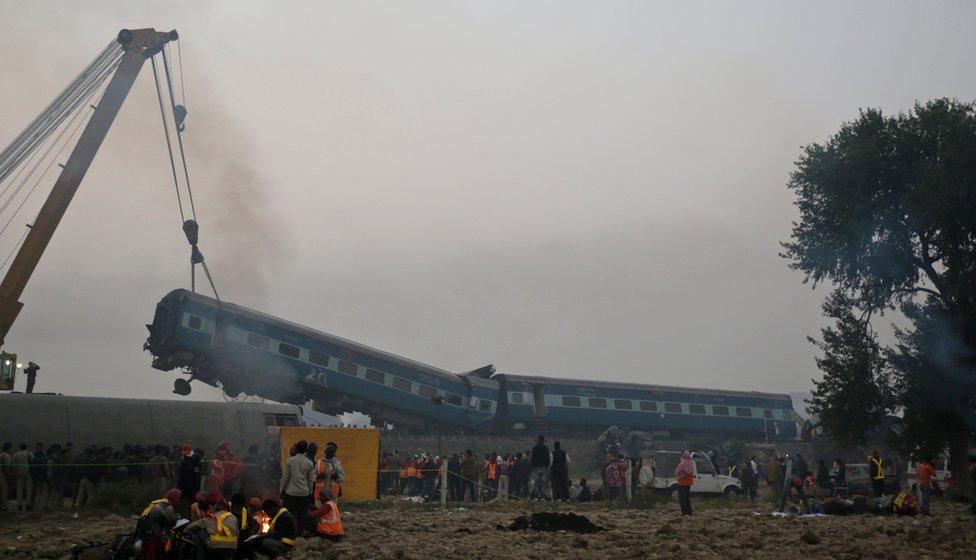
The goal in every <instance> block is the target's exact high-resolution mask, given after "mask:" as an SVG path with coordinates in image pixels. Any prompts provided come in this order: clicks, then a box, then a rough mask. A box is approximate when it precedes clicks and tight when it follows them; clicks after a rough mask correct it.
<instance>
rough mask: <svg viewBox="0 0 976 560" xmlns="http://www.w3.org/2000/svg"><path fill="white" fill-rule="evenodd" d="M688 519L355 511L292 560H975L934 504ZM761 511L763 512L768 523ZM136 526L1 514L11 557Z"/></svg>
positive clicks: (61, 548)
mask: <svg viewBox="0 0 976 560" xmlns="http://www.w3.org/2000/svg"><path fill="white" fill-rule="evenodd" d="M698 505H699V507H698V510H697V511H696V513H695V515H694V517H691V518H685V519H682V518H681V517H680V516H679V514H678V510H677V505H676V504H674V503H666V504H657V505H656V506H654V507H651V508H647V509H626V508H623V507H614V508H611V507H609V506H607V505H606V504H583V505H570V504H560V505H558V506H553V505H551V504H549V505H544V504H526V503H508V504H488V505H479V506H476V507H474V508H472V507H465V508H459V507H457V506H454V507H448V508H446V509H441V508H439V507H435V506H425V505H416V504H373V505H370V506H357V505H352V506H350V507H349V508H347V511H346V512H345V515H344V523H345V526H346V532H347V534H348V539H347V540H346V541H345V542H342V543H339V544H332V543H329V542H327V541H322V540H320V539H314V540H313V541H311V542H306V541H304V540H303V539H300V540H299V542H298V543H297V545H296V550H295V551H293V552H292V553H291V558H292V559H293V560H311V559H314V558H328V559H342V558H349V559H352V558H357V559H367V558H376V559H381V558H399V559H404V558H414V559H430V560H433V559H442V558H462V559H466V560H473V559H475V558H493V559H506V558H512V559H515V558H517V559H520V560H551V559H554V558H614V559H621V558H681V559H696V558H700V559H711V558H715V559H719V558H721V559H736V558H742V559H752V558H775V559H777V560H785V559H791V558H804V559H811V558H836V559H845V558H851V559H853V558H878V559H885V560H888V559H892V560H893V559H902V560H907V559H912V560H917V559H925V558H931V559H935V558H954V559H962V558H974V557H976V516H973V515H972V514H970V513H968V511H967V510H966V506H965V505H964V504H957V503H952V502H949V501H937V502H935V503H934V505H933V506H934V507H933V510H934V513H935V516H934V517H921V516H917V517H895V516H887V517H878V516H872V515H862V516H851V517H795V516H794V517H786V518H777V517H773V516H771V514H770V509H769V507H759V508H750V507H748V506H747V505H745V504H742V503H736V504H733V505H730V504H728V503H725V502H722V501H718V502H716V503H704V504H703V503H699V504H698ZM554 510H559V511H574V512H576V513H580V514H583V515H586V516H587V517H588V518H589V519H590V520H591V521H592V522H594V523H596V524H597V525H601V526H603V527H605V528H606V529H607V531H605V532H602V533H597V534H589V535H577V534H573V533H567V532H554V533H543V532H534V531H531V530H527V531H508V530H499V529H498V528H497V526H499V525H505V526H507V525H509V524H510V523H511V522H512V521H513V520H514V519H515V518H516V517H517V516H519V515H520V514H523V513H531V512H533V511H554ZM757 511H758V512H757ZM133 523H134V522H133V521H132V520H131V519H126V518H123V517H120V516H117V515H97V514H82V515H81V516H80V517H78V518H74V517H72V515H71V514H69V513H52V514H48V515H45V516H41V517H36V516H18V515H10V514H4V515H0V557H5V558H70V549H71V546H72V545H73V544H76V543H84V542H86V541H109V542H110V541H111V539H112V537H113V536H114V535H115V534H116V533H119V532H123V531H126V530H128V529H129V528H130V527H131V526H132V525H133Z"/></svg>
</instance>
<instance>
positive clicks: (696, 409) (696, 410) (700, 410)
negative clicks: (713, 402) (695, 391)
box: [688, 404, 705, 414]
mask: <svg viewBox="0 0 976 560" xmlns="http://www.w3.org/2000/svg"><path fill="white" fill-rule="evenodd" d="M688 412H690V413H692V414H705V405H703V404H689V405H688Z"/></svg>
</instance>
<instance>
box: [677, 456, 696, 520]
mask: <svg viewBox="0 0 976 560" xmlns="http://www.w3.org/2000/svg"><path fill="white" fill-rule="evenodd" d="M674 478H676V479H677V481H678V504H679V505H680V506H681V515H691V485H692V484H694V482H695V463H694V462H692V460H691V453H689V452H687V451H685V452H684V453H682V454H681V460H680V461H678V466H677V467H675V469H674Z"/></svg>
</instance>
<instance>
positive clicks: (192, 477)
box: [136, 440, 345, 560]
mask: <svg viewBox="0 0 976 560" xmlns="http://www.w3.org/2000/svg"><path fill="white" fill-rule="evenodd" d="M318 449H319V448H318V445H317V444H316V443H314V442H311V443H310V442H306V441H304V440H302V441H299V442H297V443H296V444H295V445H294V446H293V447H292V448H291V449H290V452H289V458H288V460H287V461H286V463H285V467H284V469H283V471H282V473H281V480H280V485H272V486H271V487H270V488H271V489H270V493H269V488H268V487H267V486H261V485H257V486H251V485H250V484H248V483H245V482H243V481H242V482H241V484H240V485H239V486H235V481H236V480H237V479H238V478H239V477H238V475H239V474H241V473H242V472H246V467H245V463H244V462H243V461H241V460H238V459H237V458H236V457H235V456H234V455H233V453H232V452H231V451H230V449H229V446H225V445H224V444H221V446H220V447H219V448H218V450H217V453H216V454H215V457H214V459H213V460H211V466H210V473H209V476H207V477H204V476H202V474H201V471H200V466H201V463H202V462H201V460H200V458H199V457H198V456H196V454H195V452H194V450H193V449H192V448H190V446H184V448H183V449H182V452H183V455H182V459H181V461H180V463H179V473H178V476H177V480H178V485H177V487H176V488H172V489H170V490H169V491H168V492H166V494H165V496H164V497H163V498H160V499H158V500H154V501H153V502H151V503H150V504H149V505H148V506H147V507H146V508H145V509H144V510H143V512H142V514H141V515H140V517H139V521H138V523H137V526H136V536H137V538H138V539H139V541H140V547H139V549H140V556H141V558H143V559H147V560H155V559H157V558H162V557H163V551H164V550H165V549H166V547H167V542H171V540H172V539H175V538H179V539H180V540H182V541H186V542H191V543H193V544H194V546H195V550H196V553H197V558H199V559H200V560H205V559H207V558H222V559H227V558H254V557H255V555H257V554H261V555H265V556H268V557H270V558H276V557H279V556H282V555H284V554H286V553H287V552H288V551H289V550H290V549H291V548H292V547H293V546H294V544H295V539H297V538H298V537H308V538H311V537H315V536H317V537H322V538H327V539H332V540H339V539H342V538H343V537H344V535H345V530H344V528H343V525H342V520H341V514H340V511H339V504H338V501H337V500H338V498H339V497H341V496H342V482H343V480H344V479H345V471H344V469H343V467H342V463H341V461H340V460H339V457H338V449H339V446H338V445H337V444H335V443H334V442H326V443H325V444H324V452H323V454H322V457H321V458H319V457H317V455H318ZM234 488H240V489H241V490H243V491H237V492H235V493H234V494H232V497H231V499H230V501H228V500H227V499H226V498H225V496H226V495H228V494H226V493H225V491H234ZM181 517H185V518H186V519H188V523H186V524H183V525H179V524H178V521H179V519H180V518H181ZM177 532H178V534H179V537H176V536H175V535H176V533H177Z"/></svg>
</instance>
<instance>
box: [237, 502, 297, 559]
mask: <svg viewBox="0 0 976 560" xmlns="http://www.w3.org/2000/svg"><path fill="white" fill-rule="evenodd" d="M261 511H263V512H264V513H265V514H267V516H268V517H269V518H270V519H271V521H270V523H269V527H268V532H267V533H266V534H264V535H261V536H259V537H255V538H252V539H251V540H249V541H247V542H246V543H245V546H244V547H243V548H242V550H241V556H243V557H244V558H250V557H252V556H253V555H254V553H255V552H260V553H262V554H266V555H268V556H269V557H271V558H277V557H279V556H284V555H285V554H287V553H288V551H289V550H291V547H292V546H294V545H295V537H296V535H297V532H298V529H297V527H298V526H297V525H296V523H295V517H294V516H292V514H291V512H290V511H288V510H287V509H285V508H283V507H281V506H279V505H278V502H276V501H274V500H265V501H264V504H262V505H261Z"/></svg>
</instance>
